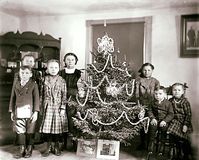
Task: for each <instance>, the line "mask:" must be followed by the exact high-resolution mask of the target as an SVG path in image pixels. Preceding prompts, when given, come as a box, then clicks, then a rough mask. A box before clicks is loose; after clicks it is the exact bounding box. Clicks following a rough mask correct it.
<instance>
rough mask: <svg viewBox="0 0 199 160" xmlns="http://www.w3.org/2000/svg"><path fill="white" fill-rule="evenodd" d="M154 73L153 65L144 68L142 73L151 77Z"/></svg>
mask: <svg viewBox="0 0 199 160" xmlns="http://www.w3.org/2000/svg"><path fill="white" fill-rule="evenodd" d="M152 73H153V69H152V68H151V66H145V67H144V68H143V69H142V74H143V76H144V77H146V78H149V77H151V75H152Z"/></svg>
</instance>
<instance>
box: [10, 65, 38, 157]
mask: <svg viewBox="0 0 199 160" xmlns="http://www.w3.org/2000/svg"><path fill="white" fill-rule="evenodd" d="M31 77H32V71H31V68H30V67H29V66H22V67H21V68H20V70H19V78H17V79H16V81H15V84H14V85H13V88H12V93H11V97H10V104H9V112H10V113H11V120H12V121H13V126H14V131H15V132H16V134H17V141H18V144H19V145H20V147H19V151H18V152H17V153H16V154H15V155H14V158H17V159H18V158H21V157H25V158H28V157H30V156H31V155H32V146H33V144H34V132H35V124H36V120H37V117H38V112H39V91H38V86H37V83H36V82H35V81H34V80H33V79H32V78H31Z"/></svg>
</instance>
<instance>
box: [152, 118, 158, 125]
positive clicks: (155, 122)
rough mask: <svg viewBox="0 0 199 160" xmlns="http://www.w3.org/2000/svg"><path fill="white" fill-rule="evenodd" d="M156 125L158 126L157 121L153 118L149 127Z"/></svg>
mask: <svg viewBox="0 0 199 160" xmlns="http://www.w3.org/2000/svg"><path fill="white" fill-rule="evenodd" d="M157 124H158V121H157V120H156V119H155V118H154V119H152V120H151V125H153V126H157Z"/></svg>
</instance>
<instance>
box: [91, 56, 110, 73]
mask: <svg viewBox="0 0 199 160" xmlns="http://www.w3.org/2000/svg"><path fill="white" fill-rule="evenodd" d="M110 56H111V55H110V54H108V58H107V60H106V63H105V65H104V68H103V69H102V70H101V71H100V70H98V69H97V68H96V67H95V66H94V65H93V64H91V66H92V67H93V68H94V69H95V70H96V71H97V73H102V72H104V70H105V69H106V67H107V65H108V61H109V58H110Z"/></svg>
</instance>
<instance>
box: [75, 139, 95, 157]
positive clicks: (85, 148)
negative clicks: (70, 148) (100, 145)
mask: <svg viewBox="0 0 199 160" xmlns="http://www.w3.org/2000/svg"><path fill="white" fill-rule="evenodd" d="M96 151H97V140H96V139H91V140H88V139H78V145H77V155H78V156H86V157H96V153H97V152H96Z"/></svg>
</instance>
